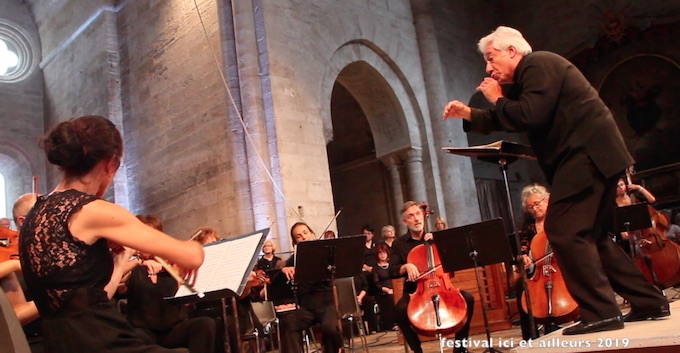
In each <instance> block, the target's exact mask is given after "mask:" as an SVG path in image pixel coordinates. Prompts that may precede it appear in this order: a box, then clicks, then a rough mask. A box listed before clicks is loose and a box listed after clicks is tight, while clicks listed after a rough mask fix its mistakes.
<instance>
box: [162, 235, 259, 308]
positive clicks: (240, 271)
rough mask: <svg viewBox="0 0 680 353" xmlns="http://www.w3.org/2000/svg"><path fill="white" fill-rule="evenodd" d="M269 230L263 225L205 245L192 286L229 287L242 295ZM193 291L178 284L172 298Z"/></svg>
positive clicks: (210, 289)
mask: <svg viewBox="0 0 680 353" xmlns="http://www.w3.org/2000/svg"><path fill="white" fill-rule="evenodd" d="M268 233H269V228H266V229H263V230H258V231H256V232H253V233H250V234H244V235H239V236H237V237H232V238H225V239H222V240H220V241H217V242H214V243H211V244H207V245H205V247H204V248H203V250H204V251H205V258H204V260H203V265H201V267H200V268H199V269H198V273H197V274H196V283H195V284H194V288H195V289H196V290H197V291H198V292H202V293H206V294H209V293H210V292H218V291H224V290H229V291H232V292H234V293H236V295H241V294H242V292H243V289H244V288H245V286H246V282H247V280H248V275H249V274H250V272H251V271H252V270H253V267H254V266H255V263H256V262H257V256H258V254H259V253H260V249H261V248H262V243H264V240H265V238H266V237H267V234H268ZM193 294H195V293H193V292H192V291H191V290H189V289H188V288H187V287H186V286H180V287H179V289H178V290H177V293H175V297H174V298H180V297H187V296H191V295H193Z"/></svg>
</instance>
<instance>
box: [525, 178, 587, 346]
mask: <svg viewBox="0 0 680 353" xmlns="http://www.w3.org/2000/svg"><path fill="white" fill-rule="evenodd" d="M521 198H522V208H523V209H524V210H525V211H526V212H527V213H529V214H530V215H531V217H532V218H533V219H534V223H533V224H532V225H531V226H530V227H529V232H530V233H531V237H532V239H531V243H530V247H529V248H530V250H529V252H528V255H527V254H524V255H522V259H523V261H524V267H525V268H526V269H528V270H529V272H533V276H531V278H530V279H529V282H528V287H529V293H530V294H531V295H530V302H531V308H532V313H533V314H534V318H535V319H536V320H537V321H541V323H543V324H544V325H545V326H544V332H545V334H548V333H550V332H553V331H555V330H557V329H559V328H560V327H559V326H558V324H561V323H565V322H568V321H572V320H574V319H576V318H577V317H578V304H577V303H576V302H575V301H574V299H573V298H572V297H571V295H570V294H569V291H568V290H567V289H566V286H565V285H564V279H563V278H562V277H561V273H560V272H559V267H558V264H557V261H556V259H555V258H554V257H553V256H551V255H550V253H551V252H552V249H551V248H550V243H549V242H548V239H547V236H546V233H545V229H544V224H545V216H546V214H547V211H548V202H549V200H550V193H548V190H547V189H546V188H545V187H543V186H542V185H538V184H532V185H527V186H525V187H524V189H522V193H521ZM546 284H549V287H550V289H549V290H548V289H547V288H546ZM523 289H524V286H521V285H518V286H517V298H519V299H521V305H519V312H520V325H521V328H522V338H523V339H525V340H528V339H530V338H533V337H535V336H537V335H532V334H531V332H530V331H529V327H530V325H529V316H528V314H527V312H528V309H526V308H525V307H526V300H525V298H523ZM537 331H538V330H537Z"/></svg>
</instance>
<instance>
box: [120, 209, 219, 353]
mask: <svg viewBox="0 0 680 353" xmlns="http://www.w3.org/2000/svg"><path fill="white" fill-rule="evenodd" d="M137 218H138V219H139V220H140V221H142V223H144V224H146V225H148V226H151V227H153V228H155V229H157V230H159V231H163V224H162V223H161V221H160V220H159V219H158V218H157V217H154V216H151V215H137ZM138 261H139V264H140V265H141V266H136V267H135V268H133V269H132V271H130V275H129V277H128V279H127V283H126V285H127V291H126V294H127V300H128V305H127V318H128V321H130V323H131V324H132V326H133V327H134V328H135V331H137V332H138V333H139V335H140V336H141V337H142V338H143V339H144V340H145V343H147V344H158V345H160V346H163V347H166V348H178V347H186V348H188V349H189V351H190V352H209V353H212V352H214V350H215V322H214V321H213V320H212V319H210V318H208V317H195V318H191V319H187V310H186V306H185V305H183V304H177V303H173V302H169V301H167V300H165V299H163V298H165V297H172V296H174V295H175V293H176V292H177V288H178V287H179V283H177V280H175V278H174V277H173V276H172V275H170V273H168V272H167V271H165V270H164V269H163V267H162V266H161V264H160V263H159V262H158V261H156V260H155V259H154V258H153V257H151V256H149V255H148V254H139V260H138Z"/></svg>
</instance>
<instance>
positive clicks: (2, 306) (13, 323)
mask: <svg viewBox="0 0 680 353" xmlns="http://www.w3.org/2000/svg"><path fill="white" fill-rule="evenodd" d="M0 314H2V318H0V342H2V344H0V353H31V349H30V347H29V346H28V341H27V340H26V335H25V334H24V330H23V328H22V326H21V323H19V319H18V318H17V316H16V314H15V313H14V308H13V307H12V304H11V303H10V302H9V299H8V298H7V295H6V294H5V291H4V290H3V289H2V288H0Z"/></svg>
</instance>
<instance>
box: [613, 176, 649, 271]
mask: <svg viewBox="0 0 680 353" xmlns="http://www.w3.org/2000/svg"><path fill="white" fill-rule="evenodd" d="M630 193H635V194H637V195H639V196H642V197H637V196H636V197H635V199H636V200H644V201H645V202H647V203H649V204H651V203H654V201H656V197H654V195H653V194H652V193H651V192H649V190H647V189H645V188H644V187H643V186H642V185H638V184H628V183H627V181H626V177H625V176H621V177H620V178H619V180H618V181H617V182H616V206H618V207H623V206H630V205H632V204H633V198H632V197H631V195H630ZM614 241H615V242H616V243H617V244H619V246H620V247H621V249H623V251H625V252H626V253H627V254H628V255H629V256H631V257H633V254H634V253H633V252H632V251H631V247H630V244H631V242H630V240H629V237H628V232H621V233H619V234H617V235H616V236H615V237H614ZM636 253H637V252H636Z"/></svg>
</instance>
